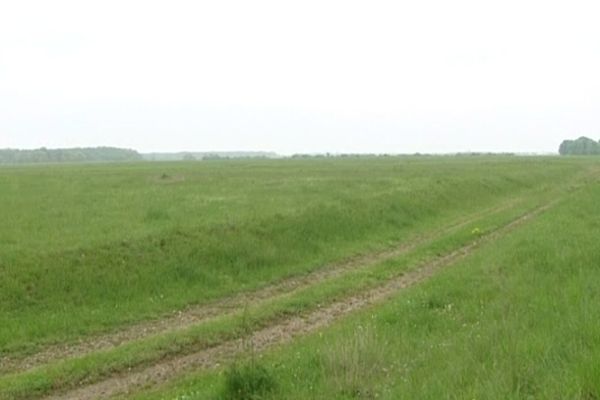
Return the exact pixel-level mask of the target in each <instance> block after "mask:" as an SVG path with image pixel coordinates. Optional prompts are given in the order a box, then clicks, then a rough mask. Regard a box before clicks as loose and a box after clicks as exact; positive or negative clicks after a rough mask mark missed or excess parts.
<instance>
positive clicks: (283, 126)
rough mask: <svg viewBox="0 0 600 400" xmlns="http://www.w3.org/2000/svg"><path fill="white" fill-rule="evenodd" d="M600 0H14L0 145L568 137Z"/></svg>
mask: <svg viewBox="0 0 600 400" xmlns="http://www.w3.org/2000/svg"><path fill="white" fill-rule="evenodd" d="M599 17H600V2H597V1H577V0H565V1H551V0H544V1H537V0H536V1H528V0H519V1H512V0H503V1H485V0H477V1H471V0H468V1H467V0H453V1H447V0H440V1H431V0H424V1H414V0H411V1H374V0H370V1H348V0H341V1H328V0H318V1H310V0H309V1H307V0H303V1H294V2H291V1H284V0H278V1H260V0H259V1H227V0H219V1H173V0H170V1H166V0H165V1H148V0H143V1H142V0H140V1H132V0H130V1H127V0H119V1H110V0H109V1H106V0H104V1H85V0H78V1H63V0H53V1H28V0H19V1H10V0H0V148H3V147H16V148H34V147H41V146H46V147H72V146H96V145H112V146H122V147H130V148H135V149H138V150H141V151H174V150H272V151H277V152H280V153H294V152H324V151H331V152H391V153H405V152H417V151H419V152H452V151H464V150H473V151H475V150H480V151H537V152H547V151H556V150H557V147H558V145H559V143H560V141H561V140H562V139H563V138H567V137H576V136H579V135H587V136H590V137H592V138H595V139H600V112H599V110H600V23H598V19H599Z"/></svg>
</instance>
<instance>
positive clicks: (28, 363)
mask: <svg viewBox="0 0 600 400" xmlns="http://www.w3.org/2000/svg"><path fill="white" fill-rule="evenodd" d="M519 201H520V200H519V199H512V200H509V201H507V202H504V203H502V204H501V205H499V206H494V207H491V208H487V209H484V210H481V211H478V212H475V213H472V214H470V215H469V216H467V217H466V218H461V219H460V220H458V221H455V222H454V223H451V224H450V225H448V226H446V227H444V228H441V229H439V230H438V231H437V232H433V233H431V234H427V235H422V236H419V237H416V238H414V239H412V240H410V241H409V242H406V243H402V244H400V245H398V246H396V247H393V248H389V249H386V250H382V251H378V252H373V253H367V254H362V255H358V256H355V257H352V258H348V259H345V260H343V261H341V262H337V263H332V264H329V265H327V266H324V267H321V268H319V269H316V270H314V271H313V272H311V273H308V274H306V275H302V276H294V277H290V278H286V279H283V280H281V281H279V282H276V283H273V284H271V285H268V286H265V287H263V288H260V289H258V290H255V291H253V292H246V293H240V294H237V295H234V296H231V297H228V298H224V299H221V300H218V301H214V302H211V303H208V304H204V305H199V306H195V307H190V308H188V309H184V310H181V311H178V312H176V313H174V314H172V315H169V316H166V317H163V318H160V319H155V320H150V321H144V322H141V323H137V324H134V325H130V326H128V327H126V328H124V329H122V330H119V331H115V332H111V333H107V334H104V335H100V336H92V337H89V338H85V339H82V340H81V341H78V342H76V343H70V344H59V345H52V346H48V347H46V348H44V349H43V350H41V351H39V352H37V353H35V354H32V355H30V356H26V357H23V358H19V359H17V358H13V359H11V358H8V357H5V358H0V373H8V372H18V371H25V370H27V369H31V368H34V367H36V366H40V365H43V364H46V363H49V362H52V361H55V360H62V359H67V358H75V357H81V356H84V355H86V354H89V353H92V352H95V351H102V350H109V349H111V348H114V347H117V346H120V345H122V344H125V343H128V342H132V341H135V340H139V339H143V338H146V337H150V336H153V335H159V334H164V333H167V332H174V331H178V330H183V329H186V328H189V327H191V326H193V325H196V324H199V323H201V322H204V321H206V320H209V319H210V318H213V317H216V316H222V315H224V314H228V313H232V312H235V311H236V310H239V308H240V307H243V306H244V305H245V304H248V303H252V304H260V303H261V302H266V301H269V300H272V299H274V298H275V297H276V296H278V295H283V294H288V293H289V292H290V291H293V290H300V289H302V288H306V287H308V286H310V285H313V284H315V283H317V282H320V281H323V280H326V279H331V278H335V277H338V276H340V275H342V274H344V273H346V272H349V271H351V270H356V269H359V268H368V267H369V266H373V265H374V264H377V263H380V262H382V261H385V260H388V259H392V258H396V257H399V256H401V255H403V254H405V253H408V252H410V251H412V250H413V249H415V248H416V247H417V246H420V245H422V244H424V243H426V242H428V241H431V240H435V239H437V238H440V237H442V236H444V235H447V234H449V233H451V232H453V231H456V230H458V229H460V228H462V227H464V226H466V225H468V224H470V223H472V222H475V221H477V220H478V219H480V218H483V217H485V216H489V215H493V214H495V213H498V212H501V211H503V210H506V209H508V208H510V207H512V206H514V205H515V204H517V203H518V202H519Z"/></svg>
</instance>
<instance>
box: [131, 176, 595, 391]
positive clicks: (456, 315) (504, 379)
mask: <svg viewBox="0 0 600 400" xmlns="http://www.w3.org/2000/svg"><path fill="white" fill-rule="evenodd" d="M599 198H600V185H599V184H598V183H596V184H595V185H594V186H593V187H590V188H586V189H584V190H582V191H580V192H578V193H576V194H574V195H573V196H571V197H569V198H568V199H567V200H565V201H564V202H561V203H560V204H559V205H558V206H556V208H554V209H552V210H550V211H548V212H547V213H545V214H543V215H542V216H540V217H539V219H537V220H536V221H533V222H532V223H531V224H529V225H527V226H524V227H523V228H521V229H519V230H517V231H515V232H513V233H512V234H511V235H508V236H506V237H503V238H501V239H500V240H497V241H494V242H493V243H489V244H487V245H485V246H484V247H482V248H481V249H480V250H479V251H477V252H475V253H473V254H472V255H471V256H469V257H468V258H467V259H465V260H464V261H462V262H459V263H458V264H457V265H456V266H455V267H454V268H453V269H451V270H448V271H445V272H443V273H440V274H438V275H437V276H436V277H435V278H433V279H431V280H430V281H428V282H426V283H424V284H422V285H419V286H416V287H413V288H411V289H409V290H407V291H405V292H403V293H402V294H400V295H398V296H396V297H395V298H394V299H393V300H392V301H390V302H388V303H387V304H384V305H382V306H379V307H375V308H369V309H366V310H364V311H362V312H360V313H358V314H356V315H353V316H351V317H350V318H346V319H344V320H342V321H339V322H338V323H336V324H335V325H334V326H331V327H329V328H327V329H324V330H322V331H319V332H318V333H316V334H313V335H310V336H308V337H305V338H303V339H301V340H299V341H297V342H296V343H294V344H293V345H291V346H286V347H283V348H280V349H277V350H275V351H271V352H269V353H267V354H265V355H264V356H263V355H261V356H260V357H259V358H258V357H256V356H255V358H254V361H253V362H254V363H255V367H257V368H264V370H262V371H264V374H265V376H266V377H267V378H268V379H267V381H268V382H272V383H273V385H272V387H273V389H272V390H271V391H267V392H268V393H267V394H265V395H263V396H260V397H259V398H264V399H282V398H285V399H333V398H335V399H356V398H359V399H371V398H381V399H404V398H407V399H596V398H599V396H600V363H599V362H598V360H600V320H599V319H598V318H597V317H596V315H597V310H598V309H599V308H600V296H599V295H598V294H599V293H600V269H599V268H598V266H599V265H600V249H599V248H598V246H597V244H596V240H597V239H596V238H597V237H598V235H600V205H599V204H600V203H599V202H598V199H599ZM247 362H252V361H247ZM238 363H239V361H238ZM238 365H239V364H238ZM242 365H243V364H242ZM240 371H241V372H240ZM238 373H239V374H240V376H242V377H243V378H242V379H246V380H248V381H252V379H255V380H256V377H254V378H252V374H249V373H247V372H246V373H245V375H244V370H243V369H242V367H240V366H238ZM228 374H231V371H229V372H228V371H227V370H226V371H225V372H223V371H221V370H219V371H217V372H213V373H206V374H203V375H199V376H198V375H195V376H188V377H186V378H184V379H181V380H179V381H178V382H177V383H176V384H174V385H171V386H170V387H168V388H165V389H163V390H161V391H159V392H148V393H145V394H143V395H139V396H137V397H136V399H146V400H149V399H165V398H167V399H190V400H191V399H206V398H212V399H218V398H223V394H225V393H227V390H226V389H227V387H228V386H227V384H228V379H231V377H230V375H228ZM229 384H230V385H231V382H229ZM259 387H260V386H259ZM263 387H267V388H268V387H271V386H270V385H263Z"/></svg>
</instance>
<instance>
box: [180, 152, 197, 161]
mask: <svg viewBox="0 0 600 400" xmlns="http://www.w3.org/2000/svg"><path fill="white" fill-rule="evenodd" d="M183 161H196V157H194V155H193V154H190V153H186V154H184V155H183Z"/></svg>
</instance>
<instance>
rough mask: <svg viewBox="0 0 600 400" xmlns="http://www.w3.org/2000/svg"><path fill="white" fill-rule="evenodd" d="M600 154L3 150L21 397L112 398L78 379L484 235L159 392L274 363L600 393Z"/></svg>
mask: <svg viewBox="0 0 600 400" xmlns="http://www.w3.org/2000/svg"><path fill="white" fill-rule="evenodd" d="M597 171H598V169H597V168H596V164H595V162H594V160H593V159H585V158H583V159H577V158H555V157H549V158H533V157H532V158H522V157H382V158H347V159H309V160H253V161H244V160H240V161H215V162H201V163H134V164H115V165H92V164H89V165H66V166H58V165H55V166H46V167H39V166H30V167H18V168H1V169H0V219H1V220H2V221H3V224H2V226H1V227H0V276H1V278H2V279H0V321H1V322H2V323H1V324H0V374H2V376H0V398H7V399H27V398H36V397H43V396H46V395H51V394H57V395H59V394H60V393H64V396H65V398H86V397H85V396H89V398H97V397H94V392H90V393H83V392H81V393H79V394H74V395H72V396H71V397H68V396H69V393H70V392H69V391H71V390H75V389H76V388H78V387H81V386H84V387H87V386H90V387H93V385H95V384H96V385H101V384H102V382H103V381H107V380H108V381H110V379H122V378H123V379H125V378H126V377H127V376H128V374H130V373H133V372H139V373H140V374H141V375H143V374H144V373H146V372H144V371H147V369H149V368H151V367H152V366H155V365H159V364H160V363H162V362H165V360H167V361H169V360H175V361H177V360H178V359H179V358H181V357H184V356H186V355H188V354H194V353H196V352H200V353H201V352H204V351H211V349H217V350H218V349H219V348H220V347H219V346H221V347H223V348H226V349H227V347H226V346H227V345H228V343H230V342H232V341H236V340H238V339H243V340H250V339H249V338H251V337H252V335H253V334H256V332H261V331H262V330H265V329H267V330H268V329H270V328H273V327H276V326H278V324H280V325H281V324H285V323H286V322H285V321H287V320H288V319H289V318H295V317H298V316H300V317H303V318H304V317H306V318H307V319H310V318H311V317H310V316H311V315H315V313H317V314H318V313H319V312H320V311H319V310H323V309H327V307H336V306H337V305H338V304H346V303H348V302H349V300H348V299H350V298H352V296H356V295H357V294H359V293H368V292H369V291H372V292H373V293H377V288H378V287H384V285H386V284H388V283H389V282H394V280H398V279H402V277H403V276H405V275H406V276H410V274H411V273H413V271H416V272H414V273H417V272H418V271H419V268H422V267H423V266H426V265H428V264H431V263H435V262H438V261H436V260H439V259H442V260H443V259H444V257H450V256H452V255H453V254H455V253H456V252H459V251H463V252H464V253H467V250H466V249H468V253H469V254H465V257H466V258H464V259H457V260H455V261H456V263H457V265H456V266H455V267H453V269H451V270H447V271H446V270H444V271H440V272H439V273H436V274H435V275H434V276H433V278H431V279H429V280H427V281H426V282H423V283H421V284H418V285H414V286H413V287H410V288H409V289H407V290H406V291H402V292H401V294H395V295H394V296H393V297H392V298H391V299H389V300H385V299H384V300H385V301H381V304H377V305H366V308H367V311H361V310H360V309H358V308H357V310H356V311H353V310H350V311H352V312H350V311H348V315H347V316H343V317H342V316H341V315H340V318H339V321H338V322H335V323H334V324H333V325H332V326H330V327H326V326H324V327H323V328H322V329H319V332H317V333H311V331H309V329H306V334H305V335H304V334H303V335H300V336H301V337H300V338H298V339H294V340H293V341H292V342H291V343H289V344H287V345H283V344H282V345H281V346H282V347H279V348H277V350H275V351H269V352H267V353H266V354H265V355H264V356H263V353H262V351H260V349H259V348H257V350H256V352H257V354H259V355H255V356H252V357H250V358H251V360H250V361H245V358H246V357H245V356H243V354H246V353H247V351H244V352H242V355H239V354H238V353H239V352H237V351H233V350H232V351H230V352H229V353H227V357H225V359H227V360H229V361H226V362H225V364H226V365H227V364H228V363H229V362H231V361H232V360H235V359H239V360H240V361H238V362H237V364H236V365H238V366H237V367H236V368H233V369H232V368H231V367H227V366H226V367H225V368H224V369H222V368H223V367H222V363H216V364H218V365H221V366H220V367H217V369H216V370H213V369H209V370H207V371H205V372H202V373H199V372H196V373H193V372H191V375H190V369H185V368H183V367H181V371H180V373H179V372H178V373H177V374H174V375H173V376H172V377H169V379H167V380H165V381H164V382H163V385H166V386H161V387H160V388H159V389H152V390H150V391H148V392H141V393H140V394H139V395H138V396H139V397H140V398H160V399H162V398H167V399H170V398H173V399H174V398H178V397H179V398H194V399H196V398H197V399H204V398H223V397H225V398H226V397H227V395H226V391H227V388H231V387H235V385H236V382H238V383H241V384H245V383H248V382H250V383H252V382H254V381H256V382H259V383H258V386H259V388H258V389H256V388H254V389H252V388H251V389H248V390H250V391H255V392H256V391H258V392H260V386H261V385H263V386H264V388H265V389H264V393H263V394H260V396H259V397H257V398H272V399H275V398H298V399H300V398H390V399H391V398H440V397H441V398H528V397H527V396H533V398H582V399H583V398H589V399H593V398H596V397H593V396H600V392H598V389H599V387H598V384H599V382H600V381H599V380H598V379H599V378H598V373H599V372H600V371H599V370H598V369H597V367H593V366H592V360H593V359H594V358H593V357H592V356H594V355H596V356H597V355H598V351H600V347H598V346H594V344H598V343H596V342H595V341H594V340H592V339H593V338H594V337H600V335H599V333H600V332H599V331H598V324H597V323H595V322H594V319H593V318H592V317H591V316H590V315H591V313H592V311H593V309H594V307H596V308H597V306H598V305H599V304H596V303H595V301H596V300H597V299H595V297H597V296H595V295H594V294H593V293H594V290H595V289H594V285H595V284H594V283H593V282H594V279H593V274H594V273H595V272H594V271H593V268H592V267H593V266H594V265H598V262H597V261H599V260H598V258H599V255H598V252H597V251H596V250H595V247H594V245H593V242H594V238H595V233H594V232H595V230H594V229H595V228H598V227H599V226H600V224H599V221H600V220H599V219H598V218H597V217H596V215H597V214H598V208H597V206H596V204H598V202H597V200H598V199H600V189H598V187H597ZM540 206H543V209H540V211H539V215H537V213H538V211H535V213H534V210H538V208H539V207H540ZM546 207H549V209H548V210H546ZM541 211H543V212H541ZM519 219H522V220H523V221H529V219H531V220H532V221H530V222H527V223H523V226H521V225H520V224H519V226H516V225H515V227H512V225H511V224H513V223H514V221H518V220H519ZM509 228H510V229H509ZM500 233H502V234H500ZM479 241H481V243H479ZM449 260H450V259H449ZM452 260H454V259H452ZM453 262H454V261H453ZM448 263H449V262H448ZM594 263H595V264H594ZM586 276H589V277H590V279H589V281H586V278H585V277H586ZM578 285H583V286H582V287H580V286H578ZM596 286H597V285H596ZM596 289H597V288H596ZM236 296H237V297H236ZM363 297H364V296H363ZM559 300H560V301H559ZM337 307H338V308H339V306H337ZM359 308H364V307H359ZM321 312H322V311H321ZM344 312H345V311H344ZM562 313H567V315H565V316H564V318H563V319H560V318H558V316H559V315H562ZM344 315H345V314H344ZM335 319H337V318H335ZM562 321H564V324H563V322H562ZM326 325H329V322H328V323H327V324H326ZM282 326H284V325H282ZM553 327H555V328H556V329H550V328H553ZM579 329H581V330H583V331H584V332H587V333H584V334H582V335H579V334H577V332H576V330H579ZM578 335H579V336H578ZM244 338H246V339H244ZM242 342H243V341H242ZM248 343H249V344H248V346H247V347H249V348H250V349H251V348H252V347H253V345H252V341H251V340H250V341H249V342H248ZM215 351H216V350H215ZM257 357H258V359H257ZM586 357H587V358H586ZM590 357H592V358H590ZM596 359H597V358H596ZM248 362H250V363H252V364H253V370H255V371H259V376H254V377H252V376H249V375H248V374H249V373H248V368H247V367H246V364H247V363H248ZM543 365H546V367H542V366H543ZM215 366H217V365H215ZM177 368H179V367H177ZM177 368H173V370H174V371H179V370H177ZM193 370H194V368H191V371H193ZM366 371H370V372H366ZM560 371H562V372H563V373H559V372H560ZM566 372H568V373H566ZM260 374H262V375H260ZM250 375H251V374H250ZM148 376H150V375H148ZM559 378H560V379H559ZM260 382H262V383H260ZM553 382H554V383H553ZM107 385H108V383H107ZM445 387H446V388H448V389H447V390H446V389H444V388H445ZM246 389H247V388H246ZM246 389H244V390H246ZM258 392H257V393H258ZM97 393H99V392H96V394H97ZM255 394H256V393H255ZM261 396H262V397H261ZM577 396H579V397H577ZM586 396H587V397H586ZM590 396H591V397H590ZM255 397H256V396H255ZM232 398H234V397H232ZM240 398H241V397H240Z"/></svg>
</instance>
